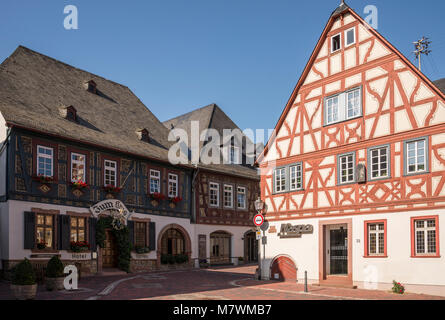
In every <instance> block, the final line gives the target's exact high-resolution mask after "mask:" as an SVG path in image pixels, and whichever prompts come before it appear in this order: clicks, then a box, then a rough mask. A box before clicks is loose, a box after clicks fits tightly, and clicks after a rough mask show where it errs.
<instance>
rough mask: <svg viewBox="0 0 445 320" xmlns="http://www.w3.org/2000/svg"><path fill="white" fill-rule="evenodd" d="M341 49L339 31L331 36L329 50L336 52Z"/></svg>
mask: <svg viewBox="0 0 445 320" xmlns="http://www.w3.org/2000/svg"><path fill="white" fill-rule="evenodd" d="M340 49H341V33H339V34H337V35H335V36H333V37H332V38H331V52H332V53H334V52H337V51H338V50H340Z"/></svg>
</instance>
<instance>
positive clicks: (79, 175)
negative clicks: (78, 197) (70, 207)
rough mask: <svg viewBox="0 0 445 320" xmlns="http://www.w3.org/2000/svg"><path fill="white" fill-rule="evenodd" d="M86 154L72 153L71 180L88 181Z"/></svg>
mask: <svg viewBox="0 0 445 320" xmlns="http://www.w3.org/2000/svg"><path fill="white" fill-rule="evenodd" d="M85 162H86V160H85V155H83V154H79V153H74V152H73V153H71V181H72V182H77V181H82V182H86V179H85V178H86V176H85Z"/></svg>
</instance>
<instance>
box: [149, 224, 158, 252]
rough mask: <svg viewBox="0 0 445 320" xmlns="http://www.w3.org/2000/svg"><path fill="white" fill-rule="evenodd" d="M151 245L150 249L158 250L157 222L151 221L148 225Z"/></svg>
mask: <svg viewBox="0 0 445 320" xmlns="http://www.w3.org/2000/svg"><path fill="white" fill-rule="evenodd" d="M148 236H149V245H148V248H149V249H150V251H154V250H156V223H155V222H150V225H149V227H148Z"/></svg>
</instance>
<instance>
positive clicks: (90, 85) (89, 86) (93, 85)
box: [85, 80, 97, 94]
mask: <svg viewBox="0 0 445 320" xmlns="http://www.w3.org/2000/svg"><path fill="white" fill-rule="evenodd" d="M85 86H86V89H87V90H88V91H89V92H91V93H94V94H97V84H96V82H94V81H93V80H90V81H88V82H87V83H85Z"/></svg>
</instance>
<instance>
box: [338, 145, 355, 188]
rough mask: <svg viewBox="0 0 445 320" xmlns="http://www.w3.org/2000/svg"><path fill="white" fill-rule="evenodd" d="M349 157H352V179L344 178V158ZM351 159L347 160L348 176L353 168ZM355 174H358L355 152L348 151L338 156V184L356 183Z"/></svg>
mask: <svg viewBox="0 0 445 320" xmlns="http://www.w3.org/2000/svg"><path fill="white" fill-rule="evenodd" d="M348 157H352V170H353V171H352V180H349V179H348V178H347V180H345V181H344V180H343V175H342V164H343V163H342V159H344V158H348ZM349 164H350V161H349V160H347V162H346V170H347V173H346V176H347V177H348V176H349V170H350V169H351V168H350V166H349ZM355 175H356V164H355V153H346V154H341V155H339V156H338V184H340V185H342V184H352V183H355V180H356V179H355Z"/></svg>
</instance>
